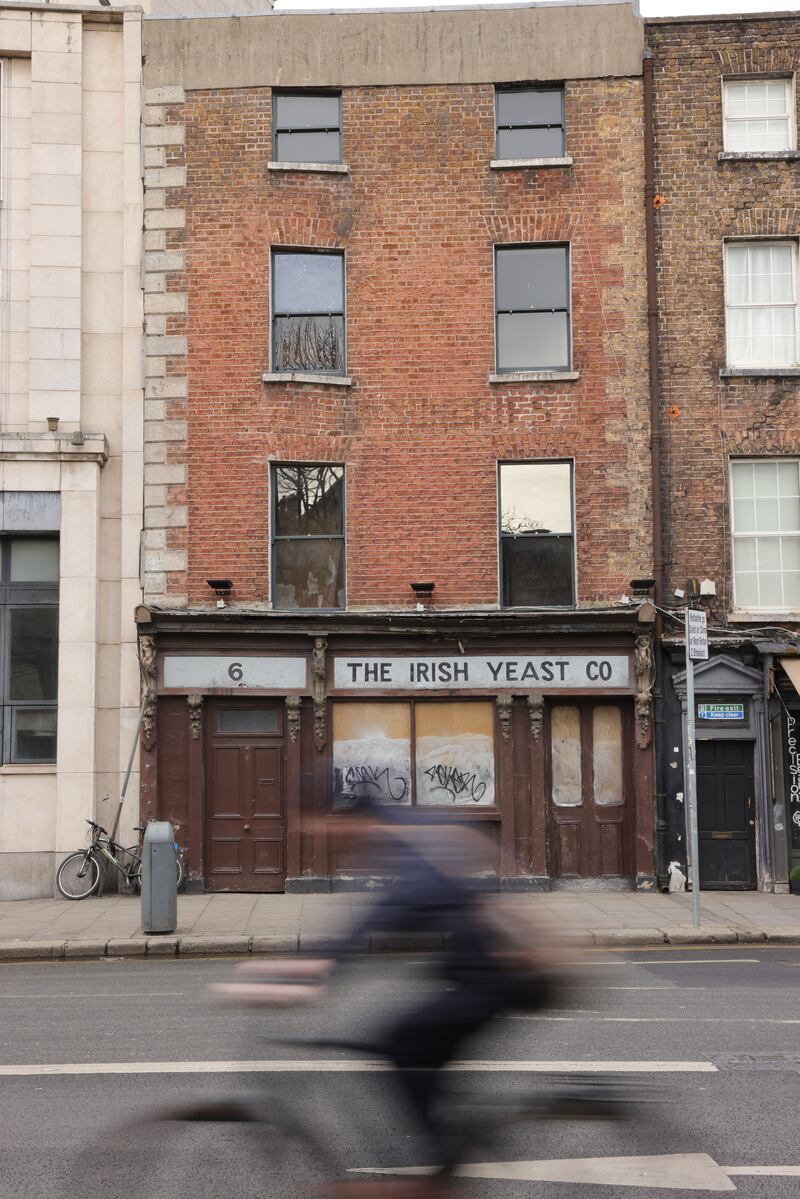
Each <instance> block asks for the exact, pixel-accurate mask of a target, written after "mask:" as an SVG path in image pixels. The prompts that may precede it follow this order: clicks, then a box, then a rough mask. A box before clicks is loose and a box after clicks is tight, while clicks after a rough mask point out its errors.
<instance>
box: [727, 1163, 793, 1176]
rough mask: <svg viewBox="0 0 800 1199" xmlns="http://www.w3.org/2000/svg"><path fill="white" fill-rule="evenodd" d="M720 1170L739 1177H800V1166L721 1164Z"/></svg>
mask: <svg viewBox="0 0 800 1199" xmlns="http://www.w3.org/2000/svg"><path fill="white" fill-rule="evenodd" d="M720 1170H723V1171H724V1172H725V1173H726V1174H730V1175H736V1176H737V1177H751V1176H752V1177H755V1176H756V1175H757V1176H758V1177H760V1178H800V1166H720Z"/></svg>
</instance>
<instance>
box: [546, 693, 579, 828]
mask: <svg viewBox="0 0 800 1199" xmlns="http://www.w3.org/2000/svg"><path fill="white" fill-rule="evenodd" d="M550 747H551V754H552V763H553V803H555V804H558V806H559V807H565V808H574V807H578V805H579V804H580V803H581V802H582V799H583V796H582V787H581V784H582V777H581V713H580V708H574V707H568V706H566V705H564V706H559V707H556V708H553V711H552V714H551V718H550Z"/></svg>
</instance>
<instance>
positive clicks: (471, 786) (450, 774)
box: [425, 762, 486, 803]
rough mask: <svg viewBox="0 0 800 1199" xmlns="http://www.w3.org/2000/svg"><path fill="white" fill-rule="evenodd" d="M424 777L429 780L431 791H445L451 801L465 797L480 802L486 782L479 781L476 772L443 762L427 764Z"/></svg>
mask: <svg viewBox="0 0 800 1199" xmlns="http://www.w3.org/2000/svg"><path fill="white" fill-rule="evenodd" d="M425 777H426V778H427V779H429V780H430V782H431V784H432V786H431V790H432V791H446V792H447V794H448V795H449V796H450V798H451V799H452V800H453V801H455V800H457V799H463V798H464V797H466V798H467V799H468V800H470V799H471V800H472V801H473V803H480V802H481V800H482V799H483V797H484V795H485V794H486V783H482V782H480V780H479V779H478V776H477V774H470V773H469V772H468V771H466V770H457V769H456V767H455V766H448V765H446V764H445V763H444V762H441V763H437V764H435V765H433V766H429V767H428V769H427V770H426V771H425Z"/></svg>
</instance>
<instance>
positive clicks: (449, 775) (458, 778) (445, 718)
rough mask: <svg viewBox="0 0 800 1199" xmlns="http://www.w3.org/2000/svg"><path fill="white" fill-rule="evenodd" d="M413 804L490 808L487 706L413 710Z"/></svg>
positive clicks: (429, 706) (491, 775)
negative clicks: (414, 733)
mask: <svg viewBox="0 0 800 1199" xmlns="http://www.w3.org/2000/svg"><path fill="white" fill-rule="evenodd" d="M415 724H416V729H415V732H416V738H415V746H416V758H417V795H416V799H417V803H419V804H493V803H494V736H493V733H494V713H493V711H492V705H491V704H489V703H463V702H462V703H441V704H433V703H427V704H425V703H419V704H417V705H416V721H415Z"/></svg>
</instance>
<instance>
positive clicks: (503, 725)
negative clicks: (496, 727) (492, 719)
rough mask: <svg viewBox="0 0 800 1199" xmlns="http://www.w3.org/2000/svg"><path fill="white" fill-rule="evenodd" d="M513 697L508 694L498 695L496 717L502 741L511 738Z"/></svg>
mask: <svg viewBox="0 0 800 1199" xmlns="http://www.w3.org/2000/svg"><path fill="white" fill-rule="evenodd" d="M513 704H514V699H513V697H512V696H510V695H498V697H497V719H498V721H499V722H500V735H501V736H502V738H503V740H504V741H510V740H511V709H512V707H513Z"/></svg>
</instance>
